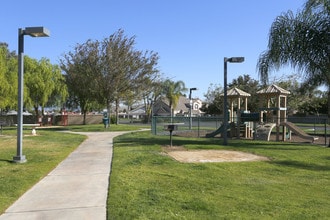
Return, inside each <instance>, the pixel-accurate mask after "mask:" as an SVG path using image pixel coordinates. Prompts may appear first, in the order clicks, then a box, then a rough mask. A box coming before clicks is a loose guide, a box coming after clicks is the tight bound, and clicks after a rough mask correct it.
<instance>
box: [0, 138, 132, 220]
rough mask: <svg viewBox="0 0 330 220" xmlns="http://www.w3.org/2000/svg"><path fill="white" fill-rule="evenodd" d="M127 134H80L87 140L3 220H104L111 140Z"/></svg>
mask: <svg viewBox="0 0 330 220" xmlns="http://www.w3.org/2000/svg"><path fill="white" fill-rule="evenodd" d="M124 133H126V132H83V133H80V134H85V135H87V136H88V139H86V140H85V141H84V142H83V143H82V144H81V145H80V146H79V147H78V148H77V150H75V151H74V152H72V153H71V154H70V155H69V156H68V158H67V159H65V160H64V161H63V162H61V163H60V164H59V165H58V166H57V167H56V168H55V169H54V170H53V171H51V172H50V173H49V174H48V175H47V176H46V177H45V178H43V179H42V180H41V181H40V182H38V183H37V184H36V185H35V186H33V187H32V188H31V189H30V190H28V191H27V192H26V193H25V194H24V195H23V196H22V197H21V198H19V199H18V200H17V201H16V202H15V203H14V204H13V205H12V206H10V207H9V208H8V209H7V210H6V212H5V213H4V214H3V215H1V216H0V220H12V219H13V220H14V219H15V220H20V219H24V220H32V219H33V220H36V219H37V220H39V219H40V220H47V219H51V220H55V219H61V220H64V219H68V220H69V219H70V220H75V219H79V220H82V219H88V220H89V219H93V220H105V219H106V201H107V195H108V185H109V175H110V166H111V159H112V146H113V142H112V140H113V138H114V137H115V136H118V135H121V134H124Z"/></svg>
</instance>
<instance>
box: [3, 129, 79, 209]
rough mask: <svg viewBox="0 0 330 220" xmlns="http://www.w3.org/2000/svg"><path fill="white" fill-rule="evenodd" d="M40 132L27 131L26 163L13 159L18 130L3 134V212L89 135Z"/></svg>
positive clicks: (24, 148) (25, 138) (24, 139)
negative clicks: (16, 161) (14, 161)
mask: <svg viewBox="0 0 330 220" xmlns="http://www.w3.org/2000/svg"><path fill="white" fill-rule="evenodd" d="M37 132H38V135H37V136H31V135H30V134H31V130H24V138H23V145H22V146H23V154H24V155H25V156H26V158H27V162H26V163H22V164H19V163H13V162H12V159H13V156H14V155H16V133H15V131H14V129H12V130H10V129H9V130H5V131H3V135H2V136H0V214H1V213H3V212H4V211H5V210H6V208H8V207H9V206H10V205H11V204H12V203H13V202H14V201H15V200H17V199H18V198H19V197H20V196H21V195H22V194H23V193H24V192H26V191H27V190H28V189H29V188H31V187H32V186H33V185H34V184H35V183H37V182H38V181H39V180H40V179H42V178H43V177H44V176H45V175H47V173H49V172H50V171H51V170H52V169H54V168H55V167H56V165H58V164H59V163H60V162H61V161H62V160H63V159H65V158H66V157H67V156H68V155H69V154H70V153H71V152H72V151H73V150H74V149H76V147H77V146H78V145H79V144H80V143H81V142H82V141H83V140H84V139H85V136H82V135H77V134H69V133H60V132H51V131H47V130H38V131H37ZM13 134H15V135H13Z"/></svg>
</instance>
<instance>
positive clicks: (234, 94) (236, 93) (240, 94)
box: [221, 87, 251, 97]
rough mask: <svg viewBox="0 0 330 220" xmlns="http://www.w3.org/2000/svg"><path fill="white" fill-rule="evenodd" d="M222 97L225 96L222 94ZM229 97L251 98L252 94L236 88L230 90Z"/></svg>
mask: <svg viewBox="0 0 330 220" xmlns="http://www.w3.org/2000/svg"><path fill="white" fill-rule="evenodd" d="M221 96H223V93H222V94H221ZM227 96H228V97H248V96H251V94H250V93H247V92H244V91H243V90H240V89H238V88H236V87H234V88H232V89H229V90H228V92H227Z"/></svg>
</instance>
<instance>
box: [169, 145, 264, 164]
mask: <svg viewBox="0 0 330 220" xmlns="http://www.w3.org/2000/svg"><path fill="white" fill-rule="evenodd" d="M163 149H164V152H166V153H167V154H168V155H169V156H171V157H172V158H174V159H175V160H177V161H179V162H183V163H210V162H211V163H214V162H245V161H267V160H269V158H267V157H263V156H258V155H255V154H251V153H245V152H241V151H230V150H189V151H188V150H186V149H185V148H184V147H174V146H172V147H164V148H163Z"/></svg>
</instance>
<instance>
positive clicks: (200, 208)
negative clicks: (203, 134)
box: [108, 132, 330, 220]
mask: <svg viewBox="0 0 330 220" xmlns="http://www.w3.org/2000/svg"><path fill="white" fill-rule="evenodd" d="M168 144H169V137H168V136H152V135H150V132H138V133H130V134H125V135H123V136H119V137H116V138H115V141H114V157H113V161H112V172H111V177H110V190H109V196H108V219H299V220H300V219H329V218H330V209H329V207H330V151H329V150H330V149H329V148H324V147H320V146H315V145H314V146H313V145H301V144H300V145H299V144H291V143H283V142H256V141H244V140H230V141H229V145H228V146H227V147H225V146H221V144H222V140H220V139H217V138H215V139H205V138H199V139H198V138H195V139H192V138H189V139H187V138H181V137H173V144H174V145H180V146H185V147H186V148H187V149H219V150H220V149H226V150H239V151H245V152H251V153H254V154H258V155H262V156H267V157H269V158H270V159H271V160H270V161H262V162H230V163H228V162H227V163H180V162H177V161H175V160H174V159H172V158H170V157H168V156H167V155H166V154H164V153H162V150H161V146H162V145H168Z"/></svg>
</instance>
